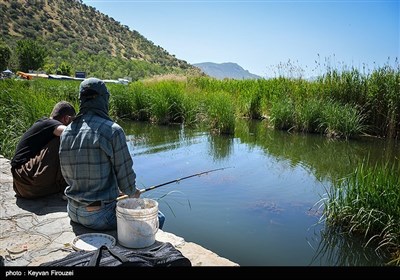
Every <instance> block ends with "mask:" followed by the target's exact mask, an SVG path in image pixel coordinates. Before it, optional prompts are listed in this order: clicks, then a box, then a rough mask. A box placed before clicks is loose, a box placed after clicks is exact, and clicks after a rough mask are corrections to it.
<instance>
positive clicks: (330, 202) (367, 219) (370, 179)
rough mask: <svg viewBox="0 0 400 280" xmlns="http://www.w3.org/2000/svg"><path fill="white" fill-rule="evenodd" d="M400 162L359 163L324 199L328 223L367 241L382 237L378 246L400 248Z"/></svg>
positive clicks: (390, 248)
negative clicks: (381, 163)
mask: <svg viewBox="0 0 400 280" xmlns="http://www.w3.org/2000/svg"><path fill="white" fill-rule="evenodd" d="M399 172H400V165H399V162H398V161H397V162H394V163H392V164H391V165H389V164H385V165H383V166H382V165H375V166H372V167H370V166H368V165H367V163H366V162H363V163H361V164H359V165H358V166H357V168H356V170H355V171H354V172H353V173H351V174H350V175H349V176H347V177H345V178H343V180H341V181H338V182H336V183H335V184H334V187H333V188H331V191H330V192H329V193H328V198H327V199H326V200H324V201H323V203H324V205H325V207H324V216H325V220H326V223H327V225H328V226H330V227H334V228H337V229H339V230H340V231H341V232H347V233H350V234H359V235H361V236H363V237H364V238H366V243H370V242H372V241H374V240H378V244H379V246H378V248H384V249H388V250H391V251H396V250H397V251H398V250H400V225H399V221H400V177H399V176H398V174H399Z"/></svg>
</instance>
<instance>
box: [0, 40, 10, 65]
mask: <svg viewBox="0 0 400 280" xmlns="http://www.w3.org/2000/svg"><path fill="white" fill-rule="evenodd" d="M10 58H11V49H10V47H9V46H8V45H7V44H5V43H2V42H0V70H1V71H3V70H5V69H6V68H8V62H9V61H10Z"/></svg>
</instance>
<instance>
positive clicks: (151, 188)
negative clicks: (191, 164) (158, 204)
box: [117, 167, 231, 200]
mask: <svg viewBox="0 0 400 280" xmlns="http://www.w3.org/2000/svg"><path fill="white" fill-rule="evenodd" d="M228 168H231V167H221V168H216V169H211V170H207V171H203V172H200V173H196V174H193V175H189V176H186V177H182V178H178V179H175V180H171V181H168V182H165V183H162V184H159V185H155V186H151V187H148V188H146V189H142V190H140V193H141V194H142V193H144V192H147V191H150V190H154V189H156V188H159V187H162V186H165V185H169V184H172V183H177V182H179V181H182V180H185V179H189V178H192V177H195V176H200V175H203V174H207V173H210V172H214V171H219V170H224V169H228ZM127 197H128V195H127V194H126V195H122V196H119V197H117V200H121V199H124V198H127Z"/></svg>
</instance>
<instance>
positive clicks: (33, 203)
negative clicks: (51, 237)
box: [16, 194, 67, 216]
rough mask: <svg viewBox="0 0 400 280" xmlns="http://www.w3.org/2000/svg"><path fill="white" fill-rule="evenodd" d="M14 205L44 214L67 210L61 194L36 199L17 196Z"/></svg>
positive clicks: (37, 213)
mask: <svg viewBox="0 0 400 280" xmlns="http://www.w3.org/2000/svg"><path fill="white" fill-rule="evenodd" d="M16 205H17V206H18V207H19V208H21V209H24V210H26V211H29V212H32V213H35V214H36V215H39V216H41V215H46V214H50V213H55V212H67V202H66V201H65V200H63V199H62V195H61V194H52V195H49V196H44V197H41V198H36V199H26V198H22V197H17V199H16Z"/></svg>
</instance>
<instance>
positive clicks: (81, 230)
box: [70, 220, 117, 240]
mask: <svg viewBox="0 0 400 280" xmlns="http://www.w3.org/2000/svg"><path fill="white" fill-rule="evenodd" d="M70 225H71V227H72V231H73V232H74V233H75V235H76V236H78V235H81V234H85V233H105V234H109V235H111V236H113V237H114V238H115V239H116V240H117V230H94V229H90V228H87V227H85V226H83V225H81V224H78V223H75V222H73V221H71V220H70Z"/></svg>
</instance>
